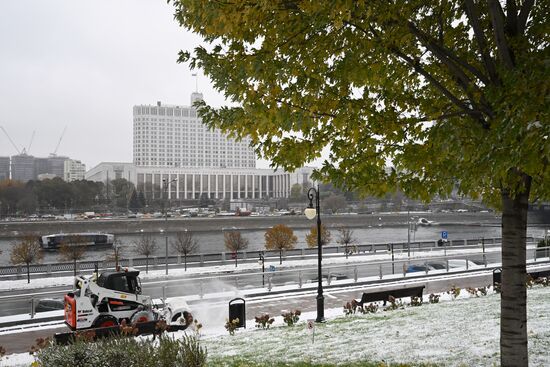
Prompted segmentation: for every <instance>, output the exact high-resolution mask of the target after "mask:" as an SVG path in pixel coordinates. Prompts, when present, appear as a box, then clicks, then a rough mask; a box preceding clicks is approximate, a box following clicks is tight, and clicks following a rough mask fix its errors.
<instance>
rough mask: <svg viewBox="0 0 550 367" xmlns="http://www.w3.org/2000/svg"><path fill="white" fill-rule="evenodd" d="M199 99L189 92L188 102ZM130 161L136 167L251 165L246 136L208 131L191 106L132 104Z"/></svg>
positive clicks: (252, 162) (248, 166)
mask: <svg viewBox="0 0 550 367" xmlns="http://www.w3.org/2000/svg"><path fill="white" fill-rule="evenodd" d="M196 100H202V94H201V93H193V94H192V95H191V104H192V103H193V102H194V101H196ZM133 146H134V164H135V165H136V166H138V167H171V168H237V169H238V168H255V167H256V156H255V154H254V150H253V149H252V148H251V147H250V139H249V138H245V139H243V140H241V141H235V140H234V139H230V138H228V137H226V136H225V135H224V134H223V133H222V132H221V131H220V130H219V129H214V130H210V129H208V127H207V126H205V125H204V124H203V123H202V120H201V119H200V117H198V116H197V110H196V109H195V108H194V107H186V106H178V105H164V104H162V103H161V102H157V104H156V105H139V106H134V142H133Z"/></svg>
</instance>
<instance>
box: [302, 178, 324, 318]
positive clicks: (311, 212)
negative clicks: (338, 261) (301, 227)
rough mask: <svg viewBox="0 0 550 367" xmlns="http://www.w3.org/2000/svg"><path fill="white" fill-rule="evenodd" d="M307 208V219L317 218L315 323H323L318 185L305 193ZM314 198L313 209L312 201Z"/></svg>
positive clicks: (321, 252) (305, 212)
mask: <svg viewBox="0 0 550 367" xmlns="http://www.w3.org/2000/svg"><path fill="white" fill-rule="evenodd" d="M307 197H308V199H309V206H308V207H307V208H306V210H304V214H305V215H306V217H307V219H313V218H315V216H317V319H316V320H315V321H316V322H324V321H325V298H324V297H323V272H322V265H321V263H322V261H323V247H322V246H321V209H320V204H319V185H317V189H315V188H314V187H312V188H310V189H309V190H308V192H307ZM314 198H315V208H314V207H313V199H314Z"/></svg>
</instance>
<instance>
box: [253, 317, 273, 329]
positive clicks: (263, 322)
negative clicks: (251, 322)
mask: <svg viewBox="0 0 550 367" xmlns="http://www.w3.org/2000/svg"><path fill="white" fill-rule="evenodd" d="M255 319H256V327H257V328H259V329H260V328H261V329H264V330H265V329H269V327H270V326H271V324H273V322H274V321H275V319H274V318H273V317H269V315H268V314H265V315H261V316H256V317H255Z"/></svg>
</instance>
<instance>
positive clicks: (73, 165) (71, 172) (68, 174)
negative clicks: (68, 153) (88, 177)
mask: <svg viewBox="0 0 550 367" xmlns="http://www.w3.org/2000/svg"><path fill="white" fill-rule="evenodd" d="M85 174H86V165H85V164H83V163H82V162H80V161H77V160H75V159H67V160H66V161H65V162H64V175H63V179H64V180H65V181H67V182H71V181H77V180H83V179H84V176H85Z"/></svg>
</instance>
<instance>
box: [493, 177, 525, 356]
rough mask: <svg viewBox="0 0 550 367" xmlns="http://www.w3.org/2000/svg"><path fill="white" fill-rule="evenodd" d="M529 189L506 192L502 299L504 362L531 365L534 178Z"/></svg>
mask: <svg viewBox="0 0 550 367" xmlns="http://www.w3.org/2000/svg"><path fill="white" fill-rule="evenodd" d="M525 183H526V185H525V186H526V190H525V192H523V193H520V194H516V196H515V197H510V195H509V193H508V192H506V191H503V193H502V284H501V290H502V294H501V303H500V311H501V315H500V362H501V365H502V366H503V367H506V366H514V367H521V366H528V355H527V291H526V285H525V280H526V267H525V261H526V236H527V207H528V199H529V191H530V178H528V177H527V178H525Z"/></svg>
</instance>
